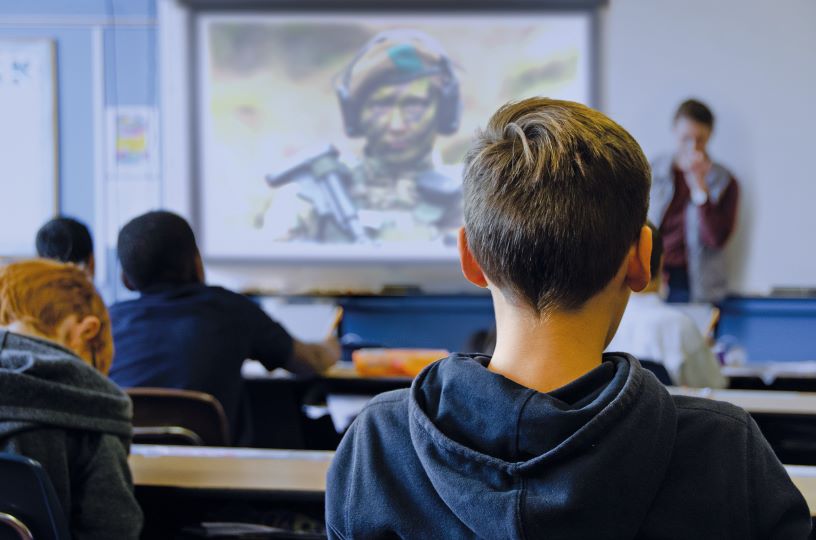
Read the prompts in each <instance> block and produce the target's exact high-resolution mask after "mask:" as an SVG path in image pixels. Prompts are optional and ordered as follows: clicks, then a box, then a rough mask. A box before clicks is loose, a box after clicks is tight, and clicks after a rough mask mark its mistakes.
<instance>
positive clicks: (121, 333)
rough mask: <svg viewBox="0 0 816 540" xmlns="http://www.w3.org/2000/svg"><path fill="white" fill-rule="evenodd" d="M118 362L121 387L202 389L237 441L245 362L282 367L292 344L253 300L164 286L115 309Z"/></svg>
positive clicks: (202, 288)
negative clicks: (213, 399)
mask: <svg viewBox="0 0 816 540" xmlns="http://www.w3.org/2000/svg"><path fill="white" fill-rule="evenodd" d="M110 316H111V323H112V326H113V341H114V346H115V356H114V361H113V366H112V367H111V370H110V378H111V379H113V381H114V382H116V383H117V384H118V385H119V386H121V387H125V388H128V387H134V386H156V387H161V388H181V389H186V390H198V391H201V392H207V393H209V394H212V395H214V396H215V397H216V398H217V399H218V400H219V401H220V402H221V404H222V405H223V407H224V411H225V412H226V414H227V418H228V419H229V420H230V423H231V426H232V428H233V434H234V435H235V429H236V425H237V420H238V413H239V406H240V400H241V393H242V390H243V382H242V379H241V364H242V363H243V361H244V360H245V359H247V358H251V359H253V360H258V361H260V362H261V363H263V365H264V366H265V367H266V368H267V369H274V368H276V367H283V366H284V365H285V364H286V363H287V362H288V361H289V360H290V359H291V357H292V350H293V341H292V338H291V337H290V336H289V334H288V333H287V332H286V330H284V329H283V328H282V327H281V325H279V324H278V323H276V322H275V321H273V320H272V319H271V318H270V317H269V316H268V315H267V314H266V313H265V312H264V311H263V310H262V309H261V308H260V307H259V306H258V305H257V304H255V303H254V302H253V301H252V300H250V299H249V298H246V297H245V296H242V295H240V294H237V293H234V292H232V291H228V290H226V289H223V288H221V287H212V286H208V285H203V284H198V283H194V284H184V285H165V286H158V287H154V288H152V289H149V290H147V291H144V292H142V294H141V296H140V297H139V298H137V299H135V300H128V301H125V302H119V303H117V304H114V305H113V306H111V308H110Z"/></svg>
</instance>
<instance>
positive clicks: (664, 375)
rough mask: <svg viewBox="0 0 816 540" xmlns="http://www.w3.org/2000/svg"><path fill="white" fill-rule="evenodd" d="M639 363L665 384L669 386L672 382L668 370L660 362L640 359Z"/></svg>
mask: <svg viewBox="0 0 816 540" xmlns="http://www.w3.org/2000/svg"><path fill="white" fill-rule="evenodd" d="M640 365H641V366H643V368H644V369H647V370H649V371H651V372H652V374H653V375H654V376H655V377H657V380H658V381H660V382H662V383H663V384H665V385H666V386H671V385H673V384H674V382H673V381H672V378H671V375H669V371H668V370H667V369H666V366H664V365H663V364H661V363H660V362H655V361H654V360H640Z"/></svg>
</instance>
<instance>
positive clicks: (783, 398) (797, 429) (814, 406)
mask: <svg viewBox="0 0 816 540" xmlns="http://www.w3.org/2000/svg"><path fill="white" fill-rule="evenodd" d="M669 392H671V393H672V394H675V395H687V396H694V397H702V398H709V399H715V400H718V401H726V402H728V403H732V404H734V405H736V406H737V407H741V408H743V409H745V410H746V411H748V413H750V415H751V417H752V418H753V419H754V421H755V422H756V423H757V425H758V426H759V429H760V430H761V431H762V434H763V435H764V436H765V438H766V439H767V440H768V442H769V443H770V445H771V448H773V450H774V452H775V453H776V455H777V457H778V458H779V460H780V461H782V462H783V463H795V464H801V465H816V393H805V392H769V391H767V390H709V389H700V388H669Z"/></svg>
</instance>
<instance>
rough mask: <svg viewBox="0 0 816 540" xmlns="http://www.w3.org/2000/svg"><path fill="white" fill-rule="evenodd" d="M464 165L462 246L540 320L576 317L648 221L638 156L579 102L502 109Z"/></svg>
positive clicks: (538, 101)
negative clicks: (565, 314) (564, 313)
mask: <svg viewBox="0 0 816 540" xmlns="http://www.w3.org/2000/svg"><path fill="white" fill-rule="evenodd" d="M465 166H466V168H465V174H464V197H465V202H464V204H465V231H466V234H467V239H468V246H469V248H470V250H471V252H472V253H473V255H474V257H475V258H476V261H477V262H478V263H479V266H480V267H481V269H482V271H483V272H484V274H485V276H486V277H487V278H488V279H489V280H490V281H491V282H492V283H494V284H495V285H496V286H498V287H499V288H500V289H501V290H502V291H503V293H504V294H505V295H508V296H509V297H510V300H511V301H514V302H515V303H517V304H518V303H522V304H525V305H527V306H529V307H530V308H532V309H533V310H534V311H536V312H538V313H546V312H550V311H552V310H575V309H578V308H580V307H581V306H582V305H583V304H584V303H585V302H586V301H587V300H589V299H590V298H591V297H592V296H594V295H595V294H597V293H598V292H600V291H601V290H602V289H603V288H604V287H605V286H606V285H607V284H608V283H609V282H610V281H611V280H612V278H613V277H614V276H615V274H616V272H617V271H618V269H619V268H620V265H621V263H622V262H623V259H624V257H625V256H626V254H627V252H628V250H629V248H630V247H631V246H632V244H633V243H634V242H635V241H636V240H637V239H638V238H639V234H640V230H641V228H642V227H643V225H644V224H645V222H646V211H647V209H648V205H649V187H650V184H651V173H650V170H649V164H648V161H647V160H646V157H645V156H644V155H643V151H642V150H641V149H640V146H639V145H638V144H637V142H635V140H634V139H633V138H632V136H631V135H629V133H627V132H626V131H625V130H624V129H623V128H622V127H620V126H619V125H618V124H616V123H615V122H613V121H612V120H610V119H609V118H608V117H606V116H605V115H603V114H601V113H600V112H598V111H595V110H593V109H590V108H589V107H586V106H584V105H580V104H578V103H573V102H569V101H559V100H553V99H547V98H530V99H526V100H523V101H519V102H513V103H508V104H507V105H505V106H503V107H502V108H500V109H499V110H498V111H497V112H496V113H495V114H494V115H493V117H492V118H491V119H490V121H489V123H488V125H487V127H486V128H485V129H484V130H482V131H481V132H479V133H478V134H477V136H476V140H475V142H474V143H473V146H472V147H471V149H470V151H469V152H468V155H467V157H466V159H465Z"/></svg>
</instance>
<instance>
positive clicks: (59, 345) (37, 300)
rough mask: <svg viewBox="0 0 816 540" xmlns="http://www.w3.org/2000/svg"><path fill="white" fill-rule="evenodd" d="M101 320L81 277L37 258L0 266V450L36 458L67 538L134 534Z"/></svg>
mask: <svg viewBox="0 0 816 540" xmlns="http://www.w3.org/2000/svg"><path fill="white" fill-rule="evenodd" d="M112 360H113V340H112V338H111V328H110V320H109V318H108V312H107V309H106V308H105V305H104V303H103V302H102V299H101V298H100V296H99V294H98V293H97V291H96V289H94V286H93V284H92V283H91V282H90V281H89V279H88V277H87V275H86V274H85V273H84V272H83V271H82V270H81V269H80V268H79V267H77V266H75V265H73V264H63V263H59V262H55V261H47V260H42V259H36V260H30V261H22V262H17V263H12V264H10V265H8V266H6V267H4V268H2V269H0V451H4V452H12V453H16V454H20V455H23V456H26V457H29V458H32V459H35V460H37V461H39V462H40V463H41V464H42V466H43V468H44V469H45V470H46V472H47V473H48V476H49V477H50V478H51V482H52V483H53V484H54V488H55V490H56V493H57V497H58V498H59V500H60V502H61V504H62V509H63V511H64V513H65V517H66V519H67V521H68V524H69V527H70V529H71V535H72V537H73V538H76V539H89V538H99V539H102V538H138V536H139V531H140V529H141V524H142V513H141V510H140V508H139V506H138V504H137V502H136V499H135V498H134V496H133V482H132V479H131V475H130V469H129V468H128V463H127V453H128V448H129V445H130V439H131V434H132V429H131V416H132V410H131V404H130V400H129V399H128V397H127V396H126V395H125V394H124V393H123V392H122V391H121V390H119V388H118V387H117V386H116V385H115V384H113V383H112V382H110V381H109V380H108V379H107V377H105V375H106V374H107V372H108V369H109V368H110V365H111V361H112Z"/></svg>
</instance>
